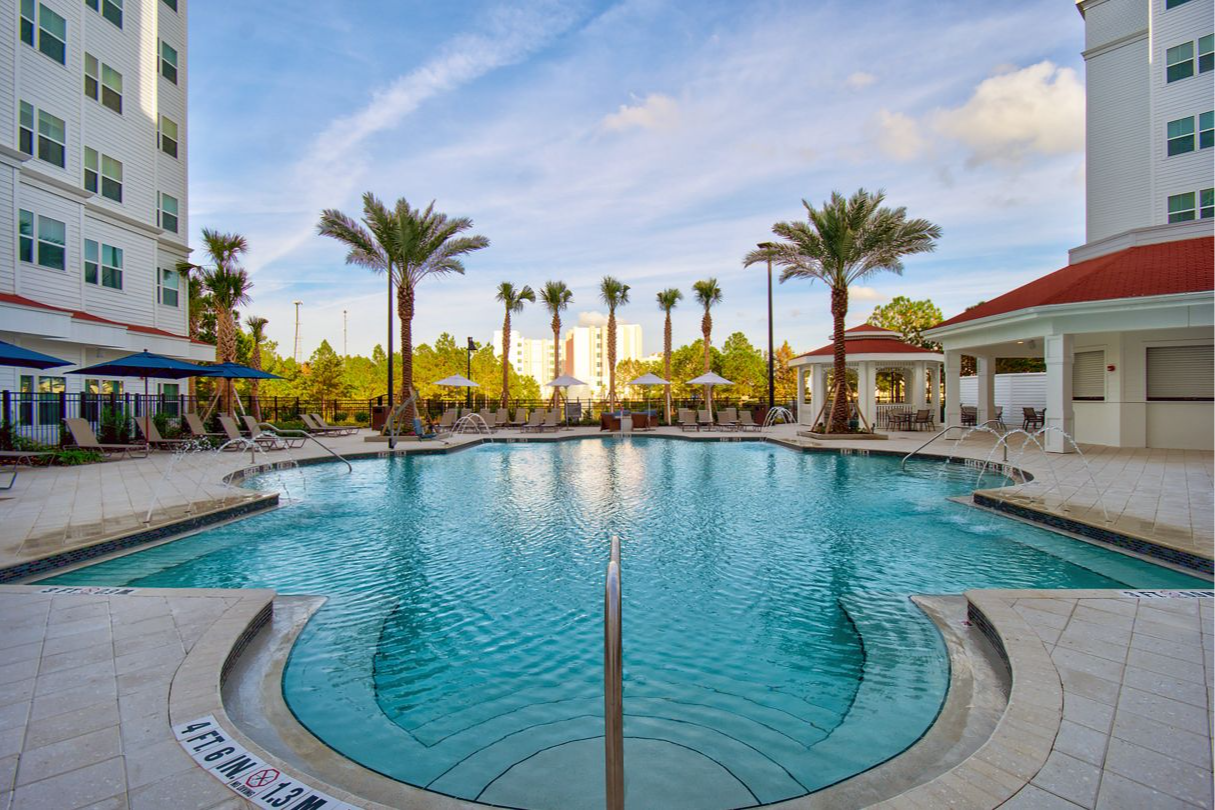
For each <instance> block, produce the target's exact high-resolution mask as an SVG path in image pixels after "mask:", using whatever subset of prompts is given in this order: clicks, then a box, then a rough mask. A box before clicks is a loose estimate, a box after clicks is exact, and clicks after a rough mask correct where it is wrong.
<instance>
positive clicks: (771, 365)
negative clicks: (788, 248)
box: [756, 242, 776, 408]
mask: <svg viewBox="0 0 1215 810" xmlns="http://www.w3.org/2000/svg"><path fill="white" fill-rule="evenodd" d="M756 247H758V248H759V249H760V250H767V251H771V250H772V249H773V248H775V247H776V245H774V244H773V243H771V242H760V243H759V244H758V245H756ZM772 342H773V341H772V254H771V253H769V254H768V408H773V407H774V406H775V405H776V351H775V349H774V348H773V345H772Z"/></svg>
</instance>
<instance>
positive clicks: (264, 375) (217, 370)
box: [200, 363, 284, 380]
mask: <svg viewBox="0 0 1215 810" xmlns="http://www.w3.org/2000/svg"><path fill="white" fill-rule="evenodd" d="M202 368H203V372H204V373H203V374H202V375H200V376H203V377H222V378H224V379H227V380H281V379H284V378H283V377H280V376H278V375H277V374H271V373H270V372H269V371H262V370H261V369H257V368H253V367H252V366H242V365H241V364H240V363H216V364H215V365H213V366H203V367H202Z"/></svg>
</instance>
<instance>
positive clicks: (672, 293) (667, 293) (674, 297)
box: [658, 287, 683, 425]
mask: <svg viewBox="0 0 1215 810" xmlns="http://www.w3.org/2000/svg"><path fill="white" fill-rule="evenodd" d="M682 298H683V293H682V292H681V291H680V290H679V288H678V287H668V288H667V289H665V290H663V291H662V292H660V293H658V308H659V309H661V310H662V311H663V314H664V315H665V316H666V318H665V321H664V323H663V325H662V378H663V379H664V380H667V381H668V384H667V385H665V386H663V387H664V388H666V405H667V424H668V425H669V424H671V386H670V379H671V310H673V309H675V305H676V304H678V303H679V302H680V300H681V299H682Z"/></svg>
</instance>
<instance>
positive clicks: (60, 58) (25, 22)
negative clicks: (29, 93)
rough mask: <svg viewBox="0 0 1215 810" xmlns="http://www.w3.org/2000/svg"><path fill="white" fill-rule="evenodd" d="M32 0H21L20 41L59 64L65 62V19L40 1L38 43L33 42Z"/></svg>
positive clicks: (38, 8) (33, 3)
mask: <svg viewBox="0 0 1215 810" xmlns="http://www.w3.org/2000/svg"><path fill="white" fill-rule="evenodd" d="M34 7H35V2H34V0H21V41H22V42H24V43H25V44H26V45H29V46H30V47H31V48H34V47H36V48H37V49H38V50H40V51H42V53H44V54H46V55H47V56H49V57H50V58H52V59H54V60H55V61H56V62H58V63H59V64H61V65H66V64H67V20H65V19H64V18H63V17H60V16H59V15H58V14H56V13H55V12H54V11H51V10H50V9H49V8H47V7H46V6H44V5H42V4H41V3H37V11H38V25H37V29H38V35H37V36H38V43H37V45H35V44H34V28H35V26H34Z"/></svg>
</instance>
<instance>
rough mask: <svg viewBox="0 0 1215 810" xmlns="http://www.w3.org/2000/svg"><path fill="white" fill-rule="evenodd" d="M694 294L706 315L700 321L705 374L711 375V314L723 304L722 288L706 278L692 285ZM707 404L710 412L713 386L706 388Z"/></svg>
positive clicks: (715, 280)
mask: <svg viewBox="0 0 1215 810" xmlns="http://www.w3.org/2000/svg"><path fill="white" fill-rule="evenodd" d="M692 292H693V294H694V295H695V296H696V302H697V303H698V304H700V305H701V306H702V307H704V310H705V314H704V316H703V317H702V318H701V319H700V333H701V334H702V335H704V351H705V373H706V374H708V373H709V370H710V369H709V359H710V356H709V347H710V346H712V345H713V316H712V315H710V314H709V310H711V309H712V308H713V307H714V306H715V305H717V304H720V303H721V287H719V286H718V285H717V279H715V278H706V279H705V280H703V281H697V282H695V283H693V284H692ZM705 404H706V405H708V407H709V410H710V411H712V409H713V386H711V385H706V386H705Z"/></svg>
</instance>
